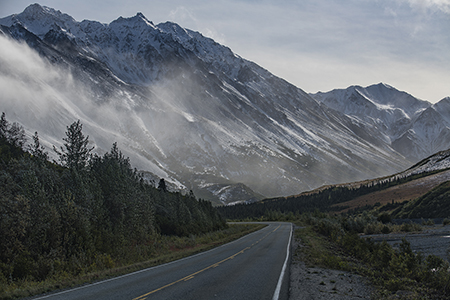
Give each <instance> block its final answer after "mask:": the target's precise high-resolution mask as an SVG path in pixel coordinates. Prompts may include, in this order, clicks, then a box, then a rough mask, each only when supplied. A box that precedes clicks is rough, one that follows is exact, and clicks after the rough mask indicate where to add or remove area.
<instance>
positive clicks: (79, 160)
mask: <svg viewBox="0 0 450 300" xmlns="http://www.w3.org/2000/svg"><path fill="white" fill-rule="evenodd" d="M82 130H83V125H82V124H81V123H80V120H78V121H76V122H74V123H72V125H70V126H68V127H67V131H66V136H67V137H65V138H63V141H64V142H65V143H64V147H61V151H58V150H57V149H56V147H55V146H53V149H54V150H55V152H56V153H58V155H59V159H60V161H61V164H62V165H63V166H65V167H68V168H69V169H73V170H77V171H80V170H83V169H84V168H85V167H86V166H87V163H88V162H89V159H90V156H91V151H92V150H93V149H94V147H92V148H89V147H88V144H89V136H86V137H85V136H84V134H83V132H82Z"/></svg>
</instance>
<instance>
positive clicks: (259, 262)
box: [35, 223, 292, 300]
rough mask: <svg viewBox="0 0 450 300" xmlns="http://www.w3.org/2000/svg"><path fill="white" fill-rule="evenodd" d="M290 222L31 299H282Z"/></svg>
mask: <svg viewBox="0 0 450 300" xmlns="http://www.w3.org/2000/svg"><path fill="white" fill-rule="evenodd" d="M291 237H292V225H291V224H290V223H269V224H268V226H266V227H265V228H263V229H261V230H259V231H257V232H254V233H251V234H249V235H247V236H244V237H242V238H240V239H239V240H236V241H234V242H231V243H229V244H226V245H223V246H220V247H218V248H215V249H212V250H210V251H207V252H204V253H200V254H197V255H195V256H191V257H188V258H184V259H181V260H178V261H174V262H172V263H168V264H164V265H160V266H157V267H153V268H149V269H145V270H141V271H138V272H134V273H130V274H127V275H124V276H120V277H116V278H112V279H109V280H105V281H100V282H97V283H93V284H89V285H85V286H81V287H78V288H74V289H70V290H65V291H62V292H57V293H54V294H49V295H41V296H38V297H36V298H35V299H49V300H55V299H64V300H71V299H83V300H90V299H92V300H94V299H95V300H102V299H105V300H106V299H108V300H114V299H129V300H147V299H165V300H167V299H183V300H184V299H195V300H200V299H226V300H232V299H239V300H244V299H251V300H255V299H259V300H263V299H287V298H288V289H289V286H288V285H289V278H288V277H289V265H288V264H289V252H290V251H289V248H290V240H291Z"/></svg>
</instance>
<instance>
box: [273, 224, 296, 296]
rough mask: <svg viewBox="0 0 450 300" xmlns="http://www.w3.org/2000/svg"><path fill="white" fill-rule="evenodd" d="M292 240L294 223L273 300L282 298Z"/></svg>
mask: <svg viewBox="0 0 450 300" xmlns="http://www.w3.org/2000/svg"><path fill="white" fill-rule="evenodd" d="M291 240H292V223H291V233H290V235H289V243H288V245H287V250H286V259H285V260H284V264H283V268H282V269H281V273H280V278H278V284H277V288H276V289H275V293H274V294H273V297H272V300H278V299H279V298H280V292H281V285H282V284H283V278H284V273H286V267H287V263H288V261H289V249H290V248H291Z"/></svg>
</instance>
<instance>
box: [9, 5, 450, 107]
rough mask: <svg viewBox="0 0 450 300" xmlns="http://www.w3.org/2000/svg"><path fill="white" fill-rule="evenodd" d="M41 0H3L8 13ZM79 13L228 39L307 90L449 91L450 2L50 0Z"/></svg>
mask: <svg viewBox="0 0 450 300" xmlns="http://www.w3.org/2000/svg"><path fill="white" fill-rule="evenodd" d="M34 2H36V1H31V2H30V1H27V0H0V17H5V16H8V15H11V14H13V13H20V12H22V11H23V10H24V9H25V7H27V6H28V5H29V4H32V3H34ZM39 4H41V5H45V6H49V7H52V8H55V9H57V10H61V11H62V12H64V13H67V14H69V15H71V16H72V17H74V18H75V19H76V20H78V21H82V20H83V19H88V20H96V21H100V22H103V23H109V22H111V21H113V20H115V19H117V18H118V17H119V16H123V17H130V16H134V15H135V14H136V13H137V12H142V13H143V14H144V15H145V16H146V17H147V19H149V20H151V21H153V23H155V24H158V23H160V22H165V21H173V22H176V23H178V24H179V25H180V26H182V27H185V28H189V29H192V30H195V31H199V32H200V33H202V34H203V35H205V36H208V37H211V38H213V39H215V40H216V41H217V42H219V43H221V44H223V45H226V46H228V47H230V48H231V49H232V50H233V51H234V52H235V53H237V54H238V55H240V56H242V57H243V58H246V59H248V60H251V61H254V62H256V63H258V64H259V65H261V66H262V67H264V68H266V69H268V70H269V71H271V72H272V73H274V74H275V75H277V76H280V77H282V78H284V79H286V80H287V81H289V82H291V83H293V84H295V85H296V86H298V87H299V88H302V89H303V90H305V91H306V92H312V93H315V92H317V91H329V90H332V89H335V88H346V87H348V86H350V85H362V86H368V85H371V84H375V83H379V82H384V83H387V84H390V85H392V86H394V87H396V88H397V89H399V90H403V91H406V92H408V93H410V94H412V95H413V96H415V97H418V98H420V99H423V100H428V101H430V102H433V103H434V102H437V101H439V100H441V99H442V98H444V97H447V96H450V0H273V1H257V0H226V1H225V0H213V1H211V0H209V1H206V0H202V1H200V0H164V1H153V0H109V1H93V0H73V1H61V0H42V1H41V2H39Z"/></svg>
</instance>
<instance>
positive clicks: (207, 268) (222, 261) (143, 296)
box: [133, 224, 281, 300]
mask: <svg viewBox="0 0 450 300" xmlns="http://www.w3.org/2000/svg"><path fill="white" fill-rule="evenodd" d="M280 226H281V224H280V225H278V227H277V228H275V229H274V230H273V231H272V232H275V231H276V230H277V229H278V228H280ZM272 232H269V233H267V234H266V235H265V236H263V237H262V238H261V239H260V240H259V241H257V242H256V243H254V244H253V245H255V244H258V243H259V242H260V241H262V240H263V239H265V238H266V237H267V236H268V235H269V234H271V233H272ZM253 245H252V246H253ZM252 246H250V247H246V248H244V249H242V250H241V251H239V252H237V253H235V254H233V255H231V256H230V257H227V258H225V259H224V260H221V261H219V262H217V263H215V264H212V265H210V266H208V267H206V268H204V269H202V270H200V271H197V272H195V273H192V274H190V275H188V276H186V277H183V278H181V279H178V280H177V281H174V282H171V283H169V284H166V285H165V286H162V287H160V288H158V289H156V290H153V291H151V292H148V293H147V294H144V295H141V296H139V297H137V298H134V299H133V300H145V299H146V298H147V296H148V295H151V294H154V293H156V292H159V291H161V290H163V289H165V288H168V287H170V286H172V285H174V284H177V283H179V282H182V281H188V280H190V279H192V278H194V276H195V275H198V274H200V273H202V272H204V271H206V270H209V269H211V268H216V267H218V266H219V265H220V264H221V263H224V262H226V261H227V260H231V259H233V258H235V257H236V256H238V255H239V254H242V253H244V252H245V251H247V250H249V249H250V248H251V247H252Z"/></svg>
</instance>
